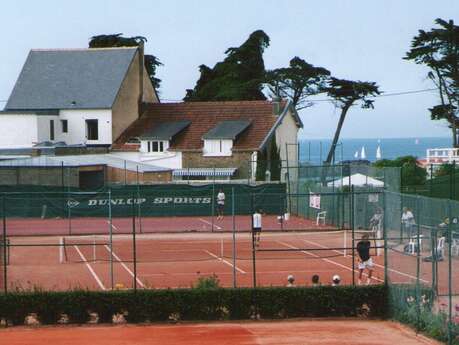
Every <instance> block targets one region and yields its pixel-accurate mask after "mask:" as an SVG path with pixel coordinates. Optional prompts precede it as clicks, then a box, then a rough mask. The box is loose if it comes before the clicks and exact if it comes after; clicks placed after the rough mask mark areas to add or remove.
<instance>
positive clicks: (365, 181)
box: [327, 174, 384, 187]
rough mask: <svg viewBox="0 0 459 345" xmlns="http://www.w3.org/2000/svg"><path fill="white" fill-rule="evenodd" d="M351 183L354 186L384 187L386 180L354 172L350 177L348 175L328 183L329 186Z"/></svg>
mask: <svg viewBox="0 0 459 345" xmlns="http://www.w3.org/2000/svg"><path fill="white" fill-rule="evenodd" d="M349 180H350V182H351V183H350V184H351V185H353V186H358V187H363V186H372V187H384V182H383V181H381V180H377V179H375V178H373V177H370V176H367V175H363V174H353V175H351V176H350V177H349V176H346V177H343V178H340V179H337V180H334V181H331V182H328V183H327V186H328V187H332V186H335V187H342V186H349Z"/></svg>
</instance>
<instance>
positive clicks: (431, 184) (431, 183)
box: [429, 163, 433, 197]
mask: <svg viewBox="0 0 459 345" xmlns="http://www.w3.org/2000/svg"><path fill="white" fill-rule="evenodd" d="M429 187H430V188H429V189H430V190H429V196H430V197H432V195H433V164H432V163H430V180H429Z"/></svg>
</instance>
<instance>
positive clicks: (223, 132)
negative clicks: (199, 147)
mask: <svg viewBox="0 0 459 345" xmlns="http://www.w3.org/2000/svg"><path fill="white" fill-rule="evenodd" d="M249 126H250V121H249V120H234V121H222V122H219V123H218V124H217V125H216V126H215V127H214V128H212V129H211V130H210V131H208V132H207V133H206V134H204V135H203V136H202V138H203V139H232V140H234V139H236V137H237V136H238V135H239V134H240V133H241V132H242V131H244V130H245V129H246V128H247V127H249Z"/></svg>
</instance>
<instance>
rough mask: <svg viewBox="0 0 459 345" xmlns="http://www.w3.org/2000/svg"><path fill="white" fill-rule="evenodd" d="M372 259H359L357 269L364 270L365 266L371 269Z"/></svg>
mask: <svg viewBox="0 0 459 345" xmlns="http://www.w3.org/2000/svg"><path fill="white" fill-rule="evenodd" d="M373 266H374V265H373V260H372V259H371V258H369V259H368V260H367V261H363V262H362V261H360V262H359V270H364V269H365V268H368V269H369V270H372V269H373Z"/></svg>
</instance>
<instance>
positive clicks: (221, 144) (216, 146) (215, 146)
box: [204, 139, 233, 156]
mask: <svg viewBox="0 0 459 345" xmlns="http://www.w3.org/2000/svg"><path fill="white" fill-rule="evenodd" d="M232 148H233V141H232V140H228V139H221V140H216V139H208V140H204V156H231V153H232V152H231V150H232Z"/></svg>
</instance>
